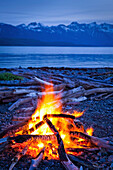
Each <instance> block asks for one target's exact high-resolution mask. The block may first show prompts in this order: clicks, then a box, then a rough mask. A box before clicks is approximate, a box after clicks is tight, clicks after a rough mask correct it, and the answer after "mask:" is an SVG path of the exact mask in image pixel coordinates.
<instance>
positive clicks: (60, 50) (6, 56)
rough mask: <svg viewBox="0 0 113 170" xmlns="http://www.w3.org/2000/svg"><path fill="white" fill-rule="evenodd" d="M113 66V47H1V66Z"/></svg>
mask: <svg viewBox="0 0 113 170" xmlns="http://www.w3.org/2000/svg"><path fill="white" fill-rule="evenodd" d="M19 66H22V67H45V66H47V67H113V47H6V46H5V47H0V68H4V67H6V68H14V67H19Z"/></svg>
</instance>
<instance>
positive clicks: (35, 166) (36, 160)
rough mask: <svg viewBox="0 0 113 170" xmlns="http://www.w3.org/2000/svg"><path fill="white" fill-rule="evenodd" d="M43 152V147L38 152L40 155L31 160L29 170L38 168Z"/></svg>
mask: <svg viewBox="0 0 113 170" xmlns="http://www.w3.org/2000/svg"><path fill="white" fill-rule="evenodd" d="M44 151H45V147H43V149H42V150H41V151H40V153H39V154H38V155H37V157H36V158H35V159H32V163H31V166H30V168H29V170H35V169H36V168H37V167H38V165H39V163H40V162H41V160H42V158H43V155H44Z"/></svg>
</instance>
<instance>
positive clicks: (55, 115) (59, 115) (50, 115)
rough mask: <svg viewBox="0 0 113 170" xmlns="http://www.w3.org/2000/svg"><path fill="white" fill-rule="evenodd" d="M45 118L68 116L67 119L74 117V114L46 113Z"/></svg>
mask: <svg viewBox="0 0 113 170" xmlns="http://www.w3.org/2000/svg"><path fill="white" fill-rule="evenodd" d="M45 118H69V119H76V117H75V116H74V115H71V114H62V113H61V114H46V115H44V119H45Z"/></svg>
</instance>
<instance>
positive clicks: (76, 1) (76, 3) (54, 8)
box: [0, 0, 113, 25]
mask: <svg viewBox="0 0 113 170" xmlns="http://www.w3.org/2000/svg"><path fill="white" fill-rule="evenodd" d="M34 21H36V22H40V23H43V24H45V25H57V24H61V23H62V24H70V23H71V22H73V21H77V22H79V23H90V22H94V21H96V22H97V23H103V22H107V23H112V24H113V0H0V22H3V23H9V24H13V25H18V24H21V23H25V24H28V23H30V22H34Z"/></svg>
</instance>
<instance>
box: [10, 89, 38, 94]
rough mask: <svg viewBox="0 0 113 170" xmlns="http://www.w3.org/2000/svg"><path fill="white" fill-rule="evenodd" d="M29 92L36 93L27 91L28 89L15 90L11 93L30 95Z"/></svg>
mask: <svg viewBox="0 0 113 170" xmlns="http://www.w3.org/2000/svg"><path fill="white" fill-rule="evenodd" d="M31 92H36V91H34V90H29V89H15V90H14V91H13V94H16V95H18V94H27V93H31Z"/></svg>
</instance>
